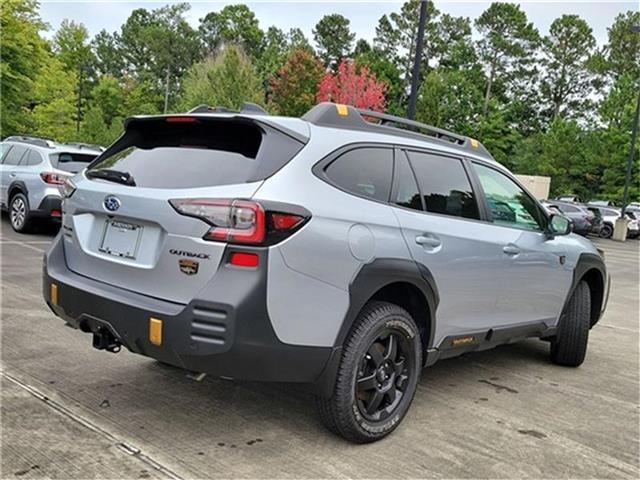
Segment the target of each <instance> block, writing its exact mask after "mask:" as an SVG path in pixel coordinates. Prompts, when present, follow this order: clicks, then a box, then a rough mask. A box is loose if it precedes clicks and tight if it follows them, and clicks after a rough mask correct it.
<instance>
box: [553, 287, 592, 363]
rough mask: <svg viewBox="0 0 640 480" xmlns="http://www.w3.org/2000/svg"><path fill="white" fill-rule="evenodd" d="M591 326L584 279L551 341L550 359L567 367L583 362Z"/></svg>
mask: <svg viewBox="0 0 640 480" xmlns="http://www.w3.org/2000/svg"><path fill="white" fill-rule="evenodd" d="M590 326H591V291H590V290H589V285H587V282H585V281H584V280H583V281H581V282H580V283H579V284H578V286H577V287H576V289H575V291H574V292H573V294H572V295H571V298H570V299H569V303H568V304H567V306H566V309H565V311H564V313H563V315H562V317H561V318H560V321H559V323H558V331H557V333H556V336H555V338H554V339H553V340H552V341H551V361H552V362H553V363H556V364H558V365H564V366H567V367H578V366H580V365H581V364H582V362H584V358H585V355H586V353H587V343H588V341H589V328H590Z"/></svg>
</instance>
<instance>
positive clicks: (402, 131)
mask: <svg viewBox="0 0 640 480" xmlns="http://www.w3.org/2000/svg"><path fill="white" fill-rule="evenodd" d="M302 119H303V120H306V121H308V122H310V123H313V124H315V125H322V126H326V127H334V128H348V129H355V130H366V131H375V132H377V133H387V134H389V135H396V136H404V137H409V138H414V139H418V140H424V139H425V137H430V138H431V139H435V140H440V141H444V142H446V143H447V144H448V145H450V146H457V147H460V148H464V149H466V150H471V151H473V152H474V153H479V154H484V155H485V156H489V157H491V155H490V154H489V152H488V151H487V150H486V149H485V148H484V146H483V145H482V144H481V143H480V142H479V141H478V140H475V139H473V138H469V137H466V136H464V135H459V134H457V133H453V132H450V131H448V130H444V129H442V128H437V127H433V126H431V125H427V124H425V123H421V122H416V121H414V120H408V119H406V118H402V117H396V116H394V115H388V114H386V113H380V112H375V111H373V110H366V109H362V108H355V107H352V106H350V105H341V104H336V103H331V102H323V103H319V104H318V105H316V106H315V107H313V108H312V109H311V110H309V111H308V112H307V113H305V114H304V115H303V116H302ZM370 119H373V120H377V123H376V122H372V121H370Z"/></svg>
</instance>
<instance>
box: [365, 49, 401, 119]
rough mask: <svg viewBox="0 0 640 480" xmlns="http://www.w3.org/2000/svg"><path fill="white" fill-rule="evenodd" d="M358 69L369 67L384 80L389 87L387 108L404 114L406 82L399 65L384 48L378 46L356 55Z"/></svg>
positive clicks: (390, 111) (394, 112) (395, 112)
mask: <svg viewBox="0 0 640 480" xmlns="http://www.w3.org/2000/svg"><path fill="white" fill-rule="evenodd" d="M355 62H356V69H357V70H360V69H361V67H363V66H364V67H367V68H368V69H369V71H370V72H372V73H373V74H374V75H375V76H376V78H378V80H383V81H384V82H385V83H386V85H387V89H386V90H385V96H386V99H387V103H386V110H387V112H389V113H392V114H394V115H404V113H405V107H404V105H403V104H402V98H403V96H404V82H403V80H402V77H401V75H400V70H399V68H398V67H397V65H396V64H395V63H394V62H393V61H392V60H390V59H389V57H388V55H386V54H385V53H384V51H383V50H380V49H378V48H373V49H370V50H368V51H366V52H364V53H362V54H360V55H357V56H356V57H355Z"/></svg>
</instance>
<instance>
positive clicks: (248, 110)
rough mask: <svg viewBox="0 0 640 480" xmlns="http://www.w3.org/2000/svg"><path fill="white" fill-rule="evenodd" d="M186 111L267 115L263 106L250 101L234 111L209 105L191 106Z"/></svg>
mask: <svg viewBox="0 0 640 480" xmlns="http://www.w3.org/2000/svg"><path fill="white" fill-rule="evenodd" d="M187 113H244V114H247V115H251V114H253V115H269V112H267V111H266V110H265V109H264V108H262V107H261V106H260V105H258V104H257V103H252V102H244V103H243V104H242V105H241V106H240V111H239V112H236V111H235V110H231V109H230V108H227V107H210V106H209V105H198V106H197V107H195V108H192V109H191V110H189V111H188V112H187Z"/></svg>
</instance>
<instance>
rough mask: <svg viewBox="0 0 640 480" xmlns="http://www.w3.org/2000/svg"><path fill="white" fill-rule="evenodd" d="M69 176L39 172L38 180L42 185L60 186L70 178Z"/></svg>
mask: <svg viewBox="0 0 640 480" xmlns="http://www.w3.org/2000/svg"><path fill="white" fill-rule="evenodd" d="M70 176H71V175H65V174H64V173H55V172H41V173H40V178H42V181H43V182H44V183H48V184H49V185H62V184H63V183H64V181H65V180H66V179H67V178H68V177H70Z"/></svg>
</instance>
